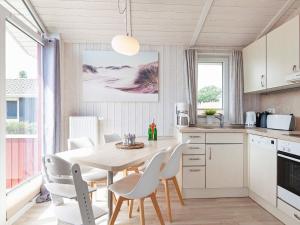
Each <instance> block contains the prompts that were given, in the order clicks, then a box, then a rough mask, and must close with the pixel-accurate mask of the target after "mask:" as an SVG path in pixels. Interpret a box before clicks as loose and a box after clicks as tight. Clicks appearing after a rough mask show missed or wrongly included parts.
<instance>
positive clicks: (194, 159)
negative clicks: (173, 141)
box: [189, 158, 200, 161]
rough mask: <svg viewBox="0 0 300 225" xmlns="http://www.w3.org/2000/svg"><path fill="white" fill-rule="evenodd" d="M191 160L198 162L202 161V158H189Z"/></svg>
mask: <svg viewBox="0 0 300 225" xmlns="http://www.w3.org/2000/svg"><path fill="white" fill-rule="evenodd" d="M189 160H191V161H196V160H200V158H189Z"/></svg>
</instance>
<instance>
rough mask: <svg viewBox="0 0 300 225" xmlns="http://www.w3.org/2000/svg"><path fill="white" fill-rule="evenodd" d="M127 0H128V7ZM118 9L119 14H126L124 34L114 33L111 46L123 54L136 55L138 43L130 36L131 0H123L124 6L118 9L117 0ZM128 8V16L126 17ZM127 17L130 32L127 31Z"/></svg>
mask: <svg viewBox="0 0 300 225" xmlns="http://www.w3.org/2000/svg"><path fill="white" fill-rule="evenodd" d="M127 1H129V9H128V4H127ZM118 9H119V13H120V14H124V13H125V14H126V35H116V36H114V38H113V39H112V41H111V46H112V48H113V49H114V50H115V51H116V52H118V53H120V54H123V55H128V56H133V55H136V54H137V53H138V52H139V50H140V44H139V42H138V40H137V39H135V38H134V37H132V24H131V0H125V8H124V9H123V10H121V9H120V0H118ZM128 10H129V18H128ZM128 19H129V27H130V33H128Z"/></svg>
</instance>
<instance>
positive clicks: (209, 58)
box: [196, 54, 230, 122]
mask: <svg viewBox="0 0 300 225" xmlns="http://www.w3.org/2000/svg"><path fill="white" fill-rule="evenodd" d="M229 62H230V57H229V55H209V54H198V55H197V69H196V77H197V78H196V82H197V84H196V87H197V95H198V76H199V74H198V65H199V64H200V63H212V64H213V63H217V64H219V63H222V64H223V71H222V79H223V82H222V106H223V109H222V110H223V114H224V121H225V122H228V121H229V73H230V70H229ZM200 110H203V109H201V108H198V107H197V116H198V117H203V115H201V114H200V113H199V111H200ZM216 110H221V109H217V108H216Z"/></svg>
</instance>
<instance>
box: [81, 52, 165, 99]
mask: <svg viewBox="0 0 300 225" xmlns="http://www.w3.org/2000/svg"><path fill="white" fill-rule="evenodd" d="M82 61H83V62H82V83H83V95H82V100H83V101H85V102H156V101H158V92H159V65H158V64H159V63H158V52H140V53H139V54H137V55H135V56H125V55H121V54H118V53H116V52H113V51H84V52H83V56H82Z"/></svg>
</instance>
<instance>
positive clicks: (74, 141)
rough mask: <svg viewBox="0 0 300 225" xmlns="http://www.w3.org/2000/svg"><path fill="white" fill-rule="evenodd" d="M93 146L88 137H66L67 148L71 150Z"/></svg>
mask: <svg viewBox="0 0 300 225" xmlns="http://www.w3.org/2000/svg"><path fill="white" fill-rule="evenodd" d="M94 146H95V144H94V143H93V142H92V141H91V139H90V138H88V137H80V138H69V139H68V150H73V149H78V148H92V147H94Z"/></svg>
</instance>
